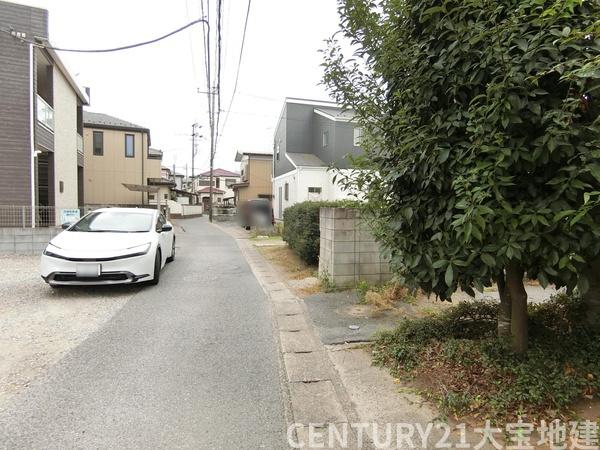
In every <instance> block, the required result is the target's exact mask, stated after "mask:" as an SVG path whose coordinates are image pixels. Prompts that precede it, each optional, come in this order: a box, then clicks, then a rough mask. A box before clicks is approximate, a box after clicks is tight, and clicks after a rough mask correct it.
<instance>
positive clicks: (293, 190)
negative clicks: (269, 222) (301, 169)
mask: <svg viewBox="0 0 600 450" xmlns="http://www.w3.org/2000/svg"><path fill="white" fill-rule="evenodd" d="M297 178H298V170H293V171H291V172H288V173H286V174H285V175H282V176H280V177H277V178H275V179H274V180H273V196H274V197H273V215H274V216H275V219H278V220H283V211H285V209H286V208H287V207H288V206H292V205H293V204H295V203H298V200H297V199H296V195H297V192H298V188H297V187H298V183H297ZM285 183H288V184H289V195H288V200H287V201H286V200H285ZM279 188H281V193H282V197H281V210H280V208H279V203H280V201H279Z"/></svg>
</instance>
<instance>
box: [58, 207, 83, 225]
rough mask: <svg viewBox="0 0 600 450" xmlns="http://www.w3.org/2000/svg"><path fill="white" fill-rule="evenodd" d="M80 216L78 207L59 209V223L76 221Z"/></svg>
mask: <svg viewBox="0 0 600 450" xmlns="http://www.w3.org/2000/svg"><path fill="white" fill-rule="evenodd" d="M80 217H81V215H80V212H79V209H76V208H75V209H61V210H60V223H61V224H63V223H72V222H77V221H78V220H79V218H80Z"/></svg>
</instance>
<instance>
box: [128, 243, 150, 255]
mask: <svg viewBox="0 0 600 450" xmlns="http://www.w3.org/2000/svg"><path fill="white" fill-rule="evenodd" d="M151 246H152V244H150V242H148V243H147V244H142V245H136V246H135V247H129V248H126V249H125V250H126V251H127V255H126V256H141V255H145V254H146V253H148V251H149V250H150V247H151Z"/></svg>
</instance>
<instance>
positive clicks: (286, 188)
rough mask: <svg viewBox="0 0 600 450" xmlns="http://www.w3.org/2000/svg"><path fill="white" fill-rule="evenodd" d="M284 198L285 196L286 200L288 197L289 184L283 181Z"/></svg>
mask: <svg viewBox="0 0 600 450" xmlns="http://www.w3.org/2000/svg"><path fill="white" fill-rule="evenodd" d="M284 198H285V201H286V202H287V201H288V200H289V199H290V184H289V183H285V190H284Z"/></svg>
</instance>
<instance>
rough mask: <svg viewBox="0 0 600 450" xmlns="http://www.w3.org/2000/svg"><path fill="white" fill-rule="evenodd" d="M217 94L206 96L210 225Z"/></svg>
mask: <svg viewBox="0 0 600 450" xmlns="http://www.w3.org/2000/svg"><path fill="white" fill-rule="evenodd" d="M216 94H217V93H216V92H215V91H214V90H213V91H212V92H211V91H208V92H207V95H208V103H209V106H210V108H209V109H210V117H209V119H210V120H209V125H210V185H209V188H208V192H209V193H208V207H209V211H208V221H209V222H211V223H212V221H213V180H214V166H215V164H214V162H215V149H216V142H215V138H216V135H215V132H216V131H217V130H215V95H216Z"/></svg>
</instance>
